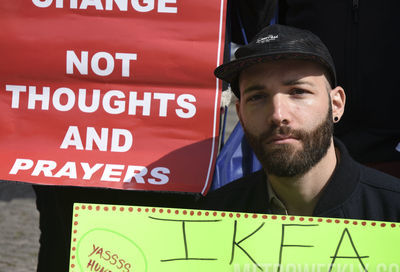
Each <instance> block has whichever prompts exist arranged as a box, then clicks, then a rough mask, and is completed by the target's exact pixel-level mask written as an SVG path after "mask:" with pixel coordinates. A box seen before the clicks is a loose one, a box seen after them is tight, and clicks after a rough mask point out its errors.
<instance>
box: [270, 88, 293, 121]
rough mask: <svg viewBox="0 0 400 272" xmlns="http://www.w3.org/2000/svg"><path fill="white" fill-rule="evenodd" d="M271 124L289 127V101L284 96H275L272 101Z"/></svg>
mask: <svg viewBox="0 0 400 272" xmlns="http://www.w3.org/2000/svg"><path fill="white" fill-rule="evenodd" d="M270 107H271V122H272V123H274V124H276V125H278V126H279V125H282V124H283V125H288V124H289V122H290V119H289V108H288V101H287V99H285V96H284V95H283V94H275V95H274V96H273V98H272V100H271V105H270Z"/></svg>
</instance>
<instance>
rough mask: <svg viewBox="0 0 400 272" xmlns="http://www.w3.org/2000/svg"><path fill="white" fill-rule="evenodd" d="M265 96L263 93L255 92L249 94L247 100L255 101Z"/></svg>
mask: <svg viewBox="0 0 400 272" xmlns="http://www.w3.org/2000/svg"><path fill="white" fill-rule="evenodd" d="M264 98H265V95H263V94H254V95H251V96H249V97H248V98H247V101H248V102H255V101H259V100H261V99H264Z"/></svg>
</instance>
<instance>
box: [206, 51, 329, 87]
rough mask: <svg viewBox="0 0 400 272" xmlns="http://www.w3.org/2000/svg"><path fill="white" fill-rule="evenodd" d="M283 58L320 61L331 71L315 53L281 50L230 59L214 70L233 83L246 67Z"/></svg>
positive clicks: (216, 73)
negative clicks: (279, 51)
mask: <svg viewBox="0 0 400 272" xmlns="http://www.w3.org/2000/svg"><path fill="white" fill-rule="evenodd" d="M283 59H298V60H311V61H315V62H317V63H320V64H321V65H323V66H324V67H326V68H327V69H328V71H329V72H330V64H329V63H327V62H326V61H325V60H324V59H323V58H322V57H321V56H318V55H315V54H313V53H307V52H304V53H293V52H283V53H282V52H281V53H271V54H268V55H266V54H263V55H253V56H250V57H247V58H241V59H237V60H233V61H230V62H228V63H225V64H222V65H220V66H218V67H217V68H216V69H215V70H214V75H215V76H216V77H218V78H220V79H222V80H224V81H226V82H228V83H231V84H232V83H233V81H234V80H236V79H237V77H238V76H239V74H240V73H241V72H242V71H243V70H244V69H246V68H248V67H250V66H253V65H255V64H259V63H264V62H268V61H274V60H283Z"/></svg>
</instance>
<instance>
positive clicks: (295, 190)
mask: <svg viewBox="0 0 400 272" xmlns="http://www.w3.org/2000/svg"><path fill="white" fill-rule="evenodd" d="M336 162H337V158H336V152H335V148H334V145H333V143H332V144H331V146H330V148H329V149H328V152H327V154H326V155H325V156H324V157H323V158H322V159H321V161H319V162H318V163H317V164H316V165H315V166H314V167H313V168H311V169H310V170H309V171H308V172H306V173H305V174H304V175H302V176H295V177H277V176H274V175H268V174H267V176H268V180H269V182H270V183H271V186H272V188H273V190H274V191H275V194H276V195H277V196H278V197H279V199H280V200H281V201H282V202H283V203H284V204H285V206H286V208H287V210H288V213H289V214H292V215H303V216H311V215H312V214H313V211H314V208H315V206H316V205H317V202H318V200H319V198H320V196H321V192H322V190H323V189H324V187H325V186H326V184H327V183H328V181H329V179H330V177H331V176H332V173H333V171H334V170H335V167H336Z"/></svg>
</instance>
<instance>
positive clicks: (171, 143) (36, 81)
mask: <svg viewBox="0 0 400 272" xmlns="http://www.w3.org/2000/svg"><path fill="white" fill-rule="evenodd" d="M224 11H225V1H223V0H221V1H214V0H205V1H189V2H187V1H178V0H149V1H138V0H71V1H69V0H68V1H65V0H31V1H25V0H15V1H11V2H10V1H5V2H4V1H3V2H1V3H0V15H1V16H0V24H1V25H2V26H4V27H3V29H5V31H2V32H1V33H0V39H1V40H2V41H3V43H2V44H1V45H0V52H2V53H0V57H1V59H2V61H3V65H2V66H1V67H0V109H1V111H2V117H1V119H0V131H1V132H0V148H1V150H2V151H4V152H2V155H1V157H0V165H1V166H0V179H8V180H17V181H27V182H33V183H41V184H56V185H77V186H97V187H111V188H119V189H138V190H143V189H144V190H157V191H187V192H203V193H204V192H205V191H206V190H207V188H208V187H209V183H210V178H211V173H212V168H213V163H214V160H215V156H216V152H215V151H216V148H217V145H216V143H217V137H218V135H217V134H218V120H219V119H218V113H219V107H218V105H219V89H220V87H219V85H218V81H217V80H216V79H215V78H214V76H213V73H212V71H213V70H214V68H215V67H216V66H217V65H218V64H219V63H220V62H221V59H222V52H221V49H222V46H223V40H224V39H223V34H224V28H223V26H224V23H223V22H224V14H225V13H224ZM199 52H201V53H199ZM1 143H2V144H1ZM193 154H196V156H193ZM188 158H190V160H188Z"/></svg>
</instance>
